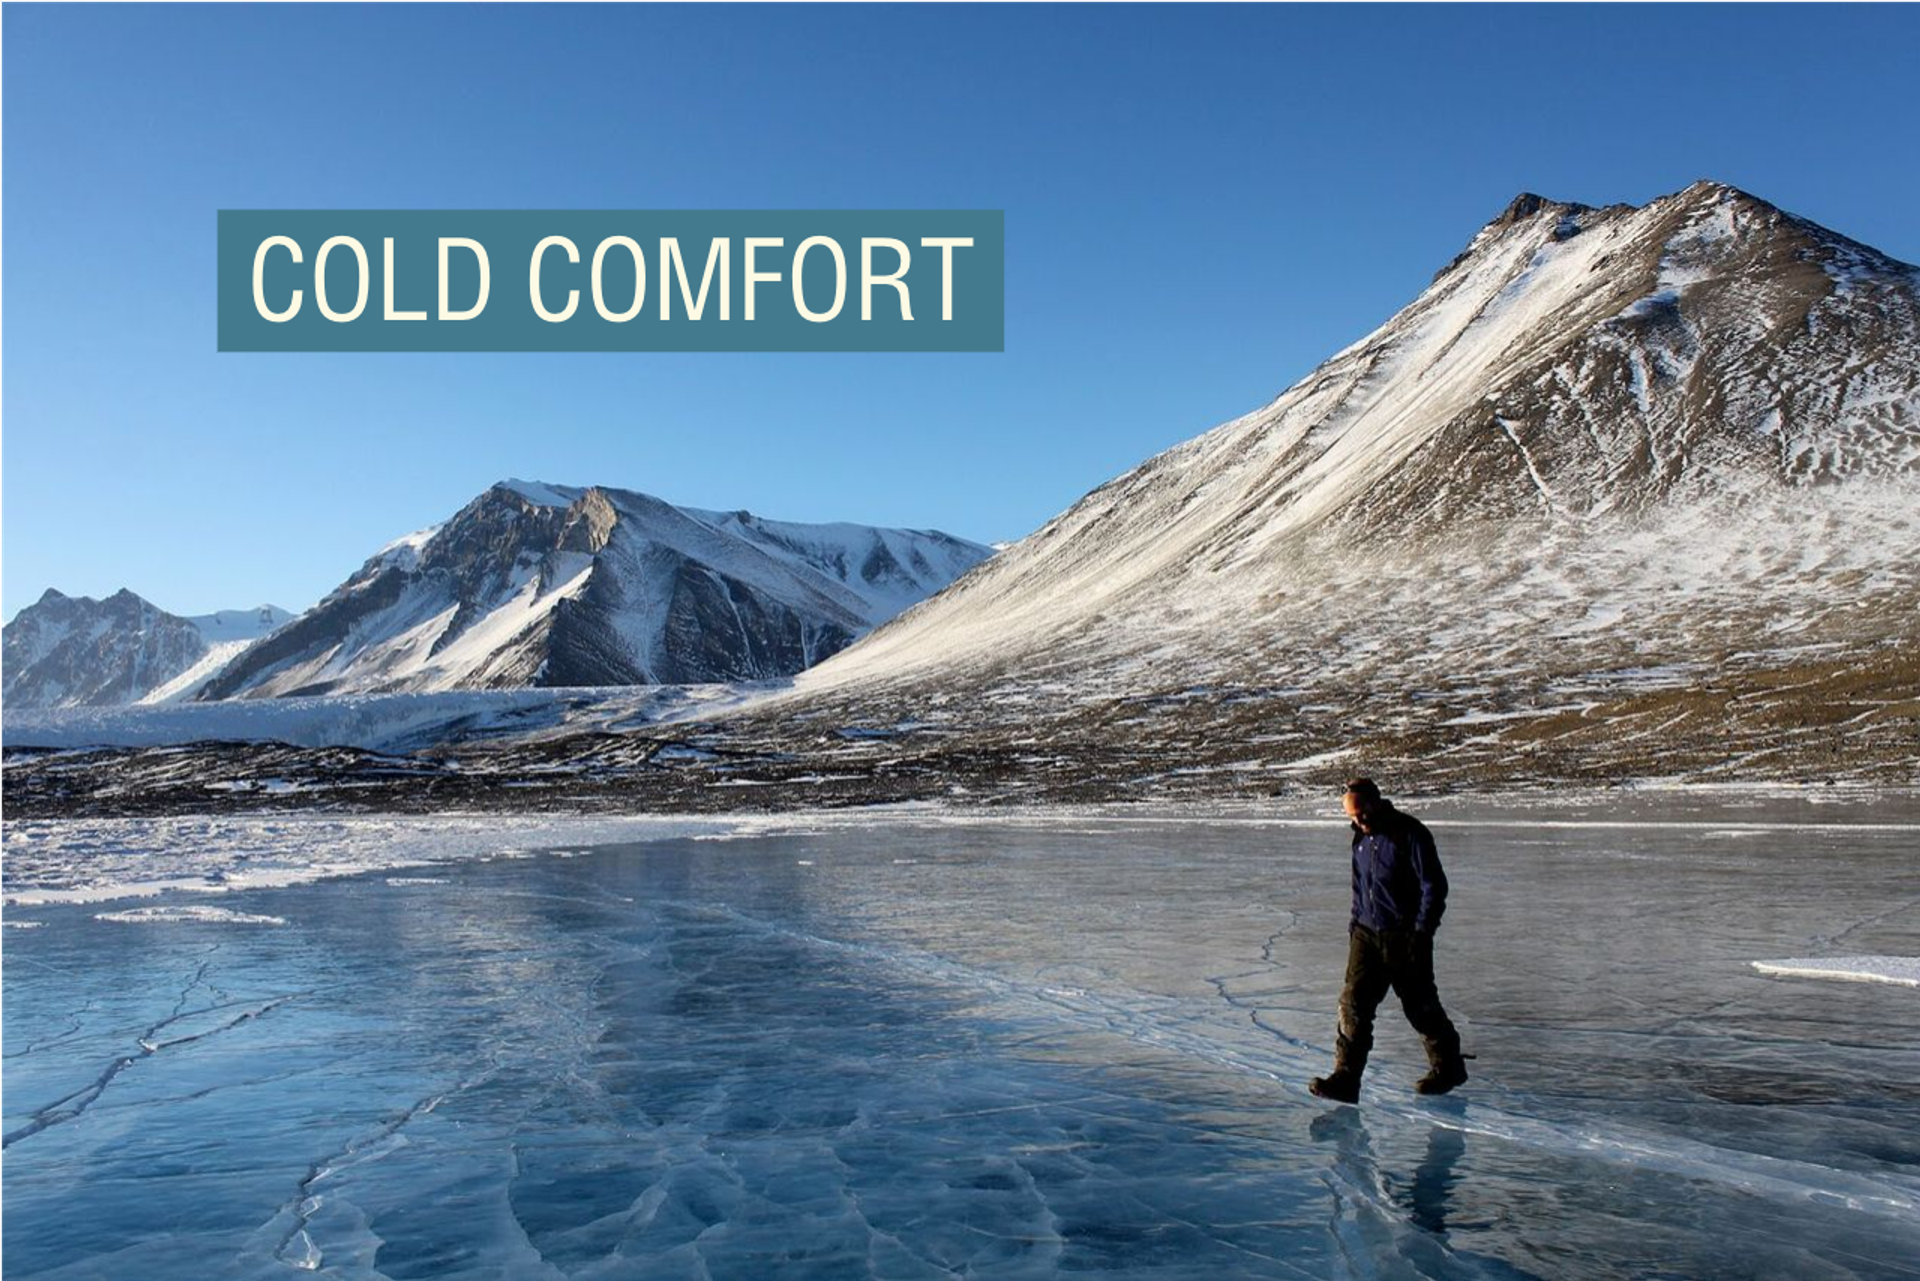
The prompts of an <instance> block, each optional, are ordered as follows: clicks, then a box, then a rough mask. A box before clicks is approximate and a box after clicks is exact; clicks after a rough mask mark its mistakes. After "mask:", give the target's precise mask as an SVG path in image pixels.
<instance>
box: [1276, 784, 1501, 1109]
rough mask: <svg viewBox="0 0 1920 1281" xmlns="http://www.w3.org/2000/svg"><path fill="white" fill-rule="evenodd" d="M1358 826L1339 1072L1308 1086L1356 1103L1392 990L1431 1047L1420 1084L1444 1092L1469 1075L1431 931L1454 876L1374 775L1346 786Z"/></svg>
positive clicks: (1430, 836) (1336, 1046)
mask: <svg viewBox="0 0 1920 1281" xmlns="http://www.w3.org/2000/svg"><path fill="white" fill-rule="evenodd" d="M1345 802H1346V811H1347V817H1348V819H1350V820H1351V821H1352V823H1353V920H1352V923H1351V924H1349V925H1348V927H1347V938H1348V942H1347V981H1346V987H1345V989H1344V990H1343V991H1342V992H1341V993H1340V1029H1339V1033H1338V1035H1337V1037H1336V1038H1335V1041H1334V1061H1333V1071H1332V1073H1331V1074H1329V1075H1327V1076H1317V1077H1315V1078H1314V1079H1313V1080H1312V1081H1311V1082H1309V1083H1308V1085H1307V1088H1308V1089H1309V1090H1311V1091H1313V1093H1315V1094H1317V1095H1319V1096H1320V1097H1321V1098H1323V1099H1334V1100H1337V1101H1339V1102H1341V1103H1356V1102H1358V1101H1359V1099H1360V1074H1361V1073H1362V1072H1364V1071H1366V1067H1367V1054H1368V1052H1369V1051H1370V1050H1372V1049H1373V1014H1374V1011H1375V1010H1377V1009H1379V1008H1380V1002H1381V1001H1382V1000H1384V999H1385V997H1386V995H1387V990H1388V989H1389V988H1391V989H1392V990H1393V991H1395V992H1397V993H1399V995H1400V1005H1401V1008H1403V1009H1404V1010H1405V1011H1406V1014H1407V1022H1409V1023H1411V1024H1413V1030H1414V1031H1416V1032H1418V1033H1419V1034H1420V1036H1421V1039H1422V1040H1424V1041H1425V1042H1426V1045H1427V1063H1428V1065H1429V1067H1430V1068H1431V1070H1430V1071H1429V1072H1428V1073H1427V1074H1426V1075H1425V1076H1423V1077H1421V1078H1420V1081H1419V1083H1418V1084H1416V1085H1415V1086H1414V1087H1413V1088H1414V1089H1415V1090H1417V1091H1418V1092H1420V1093H1421V1094H1445V1093H1446V1092H1447V1091H1448V1090H1451V1089H1453V1088H1454V1087H1455V1086H1457V1085H1461V1084H1463V1083H1465V1081H1466V1079H1467V1065H1466V1063H1465V1061H1464V1059H1463V1058H1462V1056H1461V1054H1460V1034H1459V1033H1458V1032H1456V1031H1455V1030H1454V1027H1453V1023H1452V1021H1451V1020H1449V1019H1448V1018H1447V1012H1446V1010H1444V1009H1442V1008H1441V1006H1440V993H1439V992H1438V991H1437V990H1436V989H1435V987H1434V983H1433V932H1434V931H1435V930H1437V929H1439V928H1440V917H1441V914H1442V913H1444V912H1445V911H1446V908H1447V874H1446V873H1445V872H1443V871H1441V870H1440V853H1439V851H1438V850H1436V849H1435V848H1434V844H1433V833H1431V832H1429V831H1427V829H1426V827H1425V826H1424V825H1423V824H1421V823H1420V822H1419V821H1418V820H1416V819H1414V818H1413V817H1412V816H1411V815H1409V814H1402V813H1401V812H1400V811H1399V810H1397V809H1395V808H1394V807H1393V805H1392V804H1391V803H1390V802H1389V801H1388V800H1387V799H1386V798H1385V797H1383V796H1381V795H1380V789H1379V788H1378V787H1377V786H1375V785H1374V782H1373V780H1372V779H1370V778H1356V779H1354V780H1352V781H1351V782H1349V783H1348V784H1347V794H1346V798H1345Z"/></svg>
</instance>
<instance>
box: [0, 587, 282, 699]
mask: <svg viewBox="0 0 1920 1281" xmlns="http://www.w3.org/2000/svg"><path fill="white" fill-rule="evenodd" d="M291 617H292V615H291V614H289V613H287V611H286V610H283V609H278V608H276V607H274V606H272V605H262V606H259V607H258V608H256V609H235V610H222V611H219V612H218V613H213V614H203V615H199V616H197V617H191V618H183V617H181V616H179V615H177V614H170V613H168V612H167V611H166V610H163V609H161V608H159V607H158V606H156V605H154V604H152V603H151V602H149V601H146V600H143V599H141V598H140V597H139V596H136V595H134V594H133V593H132V592H130V591H128V590H126V589H125V588H122V589H121V590H119V591H117V592H115V593H114V594H113V595H111V596H109V597H107V598H106V599H105V600H94V599H93V598H91V597H88V596H66V595H62V594H61V593H60V592H58V591H55V590H53V589H51V588H49V589H48V590H47V592H46V594H45V595H43V596H41V598H40V599H39V600H38V601H36V602H34V603H33V604H32V605H29V606H28V607H27V608H25V609H23V610H21V611H20V613H19V614H18V615H17V616H16V617H15V618H14V620H13V621H12V622H10V623H8V624H7V626H6V628H5V629H4V655H3V657H0V661H3V662H4V665H5V669H6V675H5V688H4V699H5V702H6V704H7V706H8V707H10V708H12V709H14V710H17V711H18V710H26V709H30V708H55V707H104V706H113V705H117V704H122V703H133V702H164V701H167V700H169V699H171V698H177V697H180V696H181V695H182V694H184V693H186V692H188V691H190V690H191V689H192V688H193V687H194V686H195V684H196V682H198V681H200V680H204V679H205V678H206V677H209V676H211V675H212V674H213V673H214V672H215V671H217V670H218V669H219V667H220V665H221V664H223V663H225V662H226V661H227V660H228V659H231V658H232V657H233V656H234V655H235V654H237V653H239V652H240V650H242V649H244V648H245V647H246V646H247V645H248V644H251V643H252V642H253V641H254V640H256V639H258V638H259V637H261V636H264V635H266V634H268V633H269V632H271V631H272V630H273V629H274V628H275V627H278V626H279V625H280V624H282V623H284V622H286V621H287V620H288V619H289V618H291Z"/></svg>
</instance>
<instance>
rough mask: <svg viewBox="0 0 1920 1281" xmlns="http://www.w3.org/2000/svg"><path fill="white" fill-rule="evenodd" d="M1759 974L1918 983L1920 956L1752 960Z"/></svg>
mask: <svg viewBox="0 0 1920 1281" xmlns="http://www.w3.org/2000/svg"><path fill="white" fill-rule="evenodd" d="M1753 968H1754V969H1756V970H1759V971H1760V972H1761V973H1762V974H1778V975H1782V976H1786V977H1791V978H1802V979H1846V980H1850V981H1852V982H1856V983H1897V984H1900V985H1902V986H1905V987H1920V956H1827V957H1817V958H1816V957H1794V958H1792V959H1789V960H1784V961H1755V962H1754V963H1753Z"/></svg>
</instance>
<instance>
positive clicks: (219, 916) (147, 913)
mask: <svg viewBox="0 0 1920 1281" xmlns="http://www.w3.org/2000/svg"><path fill="white" fill-rule="evenodd" d="M93 919H94V920H96V921H121V922H125V923H127V924H133V925H139V924H146V923H149V922H163V923H172V922H180V921H190V922H195V923H200V924H208V925H285V924H286V923H287V918H286V917H284V916H264V915H261V914H259V913H256V912H235V911H230V910H229V909H227V908H224V907H194V906H185V905H170V906H166V907H130V908H127V909H126V910H124V911H120V912H96V913H94V917H93Z"/></svg>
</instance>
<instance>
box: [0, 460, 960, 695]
mask: <svg viewBox="0 0 1920 1281" xmlns="http://www.w3.org/2000/svg"><path fill="white" fill-rule="evenodd" d="M991 554H992V551H991V549H990V548H987V547H983V546H981V545H979V544H977V543H971V542H968V541H966V540H964V539H960V538H955V537H952V536H951V535H947V534H942V533H938V532H935V531H922V530H901V529H879V528H874V527H871V526H865V525H852V524H819V525H806V524H794V523H789V522H782V521H771V520H764V519H762V518H760V517H758V516H755V515H753V514H752V513H750V512H744V511H736V512H711V511H703V510H698V509H694V508H682V507H676V506H674V505H672V504H670V503H666V502H663V501H661V500H660V499H657V498H653V497H650V496H648V495H646V494H639V493H634V492H631V491H628V490H620V489H610V488H602V487H589V488H570V487H565V486H559V485H547V484H540V483H534V482H525V481H505V482H502V483H500V484H498V485H495V486H493V487H492V488H490V489H488V490H487V491H486V492H485V493H483V494H481V495H480V496H479V497H477V498H475V499H474V500H473V501H472V502H470V503H468V504H467V505H466V506H465V507H463V508H462V509H461V510H460V511H459V512H457V513H455V514H454V515H453V516H452V517H451V518H450V519H448V520H447V521H446V522H445V523H443V524H441V525H437V526H434V527H433V528H431V529H426V530H422V531H420V532H419V533H417V534H411V535H408V536H407V537H405V538H401V539H399V540H397V541H395V542H394V543H392V544H390V545H388V546H387V547H385V548H382V549H381V550H380V551H379V552H377V553H376V554H375V555H374V556H373V557H372V558H371V559H369V560H368V561H367V562H366V563H365V564H364V565H363V566H361V568H360V570H359V572H357V573H356V574H354V575H353V576H352V577H351V578H349V579H348V580H347V581H346V582H345V583H343V584H342V585H341V586H340V587H339V588H337V589H336V590H334V591H333V592H332V593H330V594H329V595H328V596H327V597H326V599H324V600H322V601H321V602H320V603H319V604H318V605H316V606H314V607H313V608H312V609H310V610H308V611H306V612H305V613H304V614H301V615H300V616H299V617H298V618H291V617H290V616H289V615H287V614H286V613H285V612H284V611H280V610H270V611H258V612H246V611H233V612H229V613H222V614H215V615H208V616H206V617H204V618H201V619H183V618H179V617H176V616H174V615H171V614H168V613H166V612H165V611H163V610H160V609H157V608H156V607H154V606H153V605H151V604H148V603H147V602H146V601H143V600H141V599H140V598H139V597H137V596H135V595H133V593H131V592H127V591H122V592H120V593H118V594H117V595H115V596H113V597H111V598H109V599H108V600H107V601H104V602H96V601H89V600H79V601H76V600H73V599H71V598H68V597H65V596H62V595H60V593H58V592H48V593H47V595H46V596H45V597H43V598H42V599H41V600H40V601H39V602H38V603H36V604H35V605H33V606H30V607H29V608H27V609H25V610H22V611H21V612H20V615H19V616H18V617H17V618H16V619H15V620H14V621H13V622H12V623H10V624H8V625H7V627H6V629H5V666H6V673H7V674H6V686H5V699H6V701H7V702H8V704H10V705H12V706H14V707H15V708H17V709H26V708H48V707H61V706H80V705H88V706H99V705H105V704H113V703H130V702H137V701H171V700H176V699H182V698H192V699H196V700H201V701H206V700H216V699H225V698H264V697H274V696H281V695H293V694H303V695H305V694H354V693H388V692H428V691H444V690H455V689H511V688H520V687H528V686H552V685H627V684H693V683H705V682H723V681H736V680H753V679H765V678H769V677H781V676H791V675H793V674H794V673H796V672H798V671H800V670H801V669H802V668H805V667H807V666H809V665H810V664H812V663H815V662H818V661H819V660H820V659H822V658H824V657H826V656H827V655H829V654H832V653H835V652H837V651H838V650H840V649H842V648H844V647H845V646H846V645H848V644H850V643H851V642H852V641H853V640H854V639H855V638H857V637H859V636H861V635H864V634H865V633H866V632H868V631H869V630H871V629H872V628H873V627H874V626H875V625H877V624H878V623H881V622H884V621H885V620H886V619H888V618H890V617H892V616H893V615H894V614H895V613H898V612H899V611H900V610H901V609H903V608H905V607H906V606H908V605H910V604H913V603H914V602H916V601H919V600H921V599H922V598H924V597H926V596H928V595H930V594H932V593H933V592H936V591H938V590H940V589H941V588H943V587H945V586H946V585H947V584H948V583H950V582H951V581H953V579H955V578H957V577H958V576H960V575H961V574H963V573H965V572H966V571H967V570H969V569H971V568H973V567H974V566H975V565H977V564H978V563H979V562H981V561H982V560H984V559H986V558H987V557H988V556H989V555H991ZM269 622H270V623H271V626H269V625H267V624H268V623H269Z"/></svg>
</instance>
